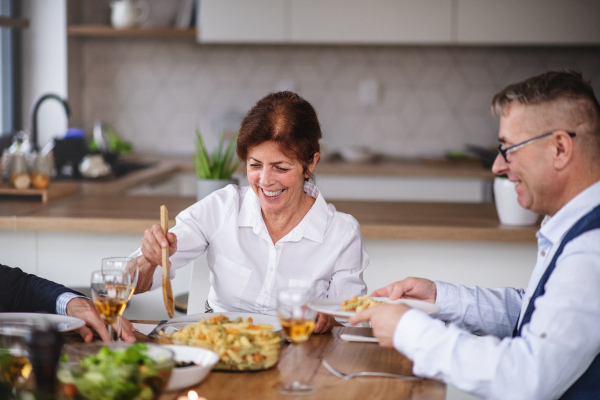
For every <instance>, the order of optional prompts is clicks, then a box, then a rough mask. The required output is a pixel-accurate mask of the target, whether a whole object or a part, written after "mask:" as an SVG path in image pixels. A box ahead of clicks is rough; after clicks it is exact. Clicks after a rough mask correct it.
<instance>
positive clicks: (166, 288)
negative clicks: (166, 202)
mask: <svg viewBox="0 0 600 400" xmlns="http://www.w3.org/2000/svg"><path fill="white" fill-rule="evenodd" d="M160 227H161V229H162V231H163V233H164V234H165V237H166V236H167V232H168V230H169V212H168V211H167V206H160ZM170 270H171V268H170V267H169V246H167V247H163V248H162V288H163V298H164V300H165V307H166V308H167V313H168V314H169V317H170V318H173V316H174V315H175V303H174V302H173V289H172V288H171V272H170Z"/></svg>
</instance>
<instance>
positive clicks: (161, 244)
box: [142, 224, 177, 267]
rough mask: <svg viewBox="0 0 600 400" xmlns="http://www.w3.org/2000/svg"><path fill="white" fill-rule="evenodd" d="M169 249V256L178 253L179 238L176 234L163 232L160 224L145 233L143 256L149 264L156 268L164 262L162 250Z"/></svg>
mask: <svg viewBox="0 0 600 400" xmlns="http://www.w3.org/2000/svg"><path fill="white" fill-rule="evenodd" d="M165 247H168V248H169V256H172V255H173V254H175V252H176V251H177V236H176V235H175V234H174V233H171V232H167V235H166V236H165V234H164V233H163V231H162V228H161V227H160V224H154V225H152V226H151V227H150V228H148V229H146V230H145V231H144V237H143V238H142V254H143V255H144V257H146V259H147V260H148V262H149V263H150V264H151V265H152V266H154V267H156V266H157V265H159V264H160V263H161V262H162V249H163V248H165Z"/></svg>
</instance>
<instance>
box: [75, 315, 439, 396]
mask: <svg viewBox="0 0 600 400" xmlns="http://www.w3.org/2000/svg"><path fill="white" fill-rule="evenodd" d="M132 322H143V323H152V322H153V323H158V321H132ZM343 333H349V334H355V335H362V336H372V332H371V328H357V327H334V328H333V330H332V331H331V332H328V333H324V334H320V335H312V336H311V337H310V339H308V341H306V342H305V343H303V344H302V345H300V346H297V347H295V346H293V345H291V344H286V345H284V348H283V350H282V354H281V358H280V360H279V363H278V364H277V365H276V366H275V367H273V368H271V369H268V370H266V371H257V372H222V371H212V372H211V373H210V374H209V375H208V377H207V378H206V379H205V380H204V381H202V382H200V383H199V384H198V385H195V386H192V387H190V388H187V389H184V390H179V391H175V392H166V393H164V394H162V395H161V396H160V398H159V400H178V399H179V398H180V397H183V398H187V393H188V391H189V390H195V391H196V392H197V393H198V395H199V396H202V397H204V398H206V399H207V400H226V399H260V400H271V399H278V400H285V399H290V400H292V399H300V398H301V399H306V400H315V399H332V400H349V399H368V400H379V399H381V400H384V399H386V400H387V399H398V400H399V399H411V400H417V399H418V400H443V399H445V397H446V385H445V384H444V383H443V382H439V381H436V380H432V379H414V380H413V379H396V378H384V377H357V378H353V379H342V378H339V377H337V376H335V375H333V374H332V373H331V372H330V371H329V370H327V369H326V368H325V367H324V366H323V365H322V361H323V360H326V361H327V362H328V363H329V364H330V365H331V366H332V367H334V368H336V369H337V370H339V371H342V372H344V373H354V372H361V371H371V372H375V371H376V372H388V373H394V374H401V375H413V373H412V362H411V361H410V360H409V359H408V358H406V357H405V356H404V355H402V354H400V353H399V352H397V351H396V350H394V349H386V348H383V347H381V346H379V344H377V343H366V342H348V341H345V340H343V339H342V338H341V337H340V336H341V334H343ZM136 338H137V340H138V341H143V342H152V339H150V338H148V337H147V336H145V335H143V334H141V333H139V332H136ZM67 341H68V342H72V341H77V336H75V335H69V336H68V339H67ZM294 352H296V353H297V354H294ZM295 356H297V357H298V359H297V366H296V363H295V358H294V357H295ZM296 379H297V380H300V381H301V382H303V383H308V384H311V385H313V386H314V387H315V388H316V391H315V392H313V393H312V394H308V395H301V396H299V395H284V394H281V393H279V392H278V391H277V387H278V386H279V385H280V384H281V383H285V382H290V383H291V382H292V381H293V380H296Z"/></svg>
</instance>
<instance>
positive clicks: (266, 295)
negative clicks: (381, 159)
mask: <svg viewBox="0 0 600 400" xmlns="http://www.w3.org/2000/svg"><path fill="white" fill-rule="evenodd" d="M304 191H305V192H306V193H307V194H308V195H310V196H311V197H313V198H315V199H316V200H315V203H314V204H313V206H312V207H311V209H310V210H309V212H308V213H307V214H306V216H305V217H304V219H302V221H301V222H300V223H299V224H298V225H297V226H296V227H295V228H294V229H293V230H292V231H291V232H289V233H288V234H287V235H286V236H285V237H283V238H282V239H280V240H279V241H278V242H277V243H273V241H272V240H271V237H270V236H269V232H268V231H267V228H266V225H265V222H264V220H263V218H262V213H261V208H260V203H259V200H258V197H257V196H256V194H255V193H254V191H252V190H251V189H250V188H249V187H247V186H245V187H239V186H235V185H229V186H227V187H226V188H224V189H221V190H218V191H216V192H214V193H212V194H211V195H209V196H207V197H206V198H204V199H202V200H201V201H199V202H197V203H195V204H194V205H192V206H190V207H189V208H187V209H185V210H184V211H182V212H181V213H180V214H179V215H178V216H177V217H176V225H175V227H173V228H172V229H170V230H169V231H170V232H172V233H174V234H175V235H177V252H176V253H175V254H174V255H173V256H171V258H170V260H171V263H172V267H171V278H173V277H174V276H175V270H176V269H177V268H181V267H183V266H185V265H187V264H189V263H190V262H191V261H193V260H194V259H196V258H197V257H198V256H200V255H201V254H203V253H204V252H205V251H207V261H208V265H209V268H210V292H209V295H208V301H209V303H210V306H211V307H212V309H213V310H214V311H216V312H225V311H232V312H233V311H238V312H254V313H262V314H272V315H275V306H276V304H275V298H276V294H277V292H278V291H280V290H282V289H285V288H290V287H308V286H312V287H313V288H314V289H315V290H316V293H317V295H318V298H338V297H342V298H351V297H352V296H360V295H364V294H366V291H367V287H366V284H365V282H364V281H363V277H362V275H363V271H364V270H365V268H366V267H367V265H368V263H369V256H368V255H367V253H366V251H365V249H364V247H363V244H362V236H361V233H360V226H359V224H358V222H357V221H356V219H354V217H352V216H351V215H348V214H344V213H341V212H338V211H336V210H335V207H334V206H333V205H331V204H327V203H326V202H325V199H324V198H323V196H322V195H321V194H320V192H319V190H318V189H317V187H316V186H314V185H313V184H310V183H305V185H304ZM161 276H162V268H161V267H160V266H159V267H158V268H157V269H156V271H155V274H154V277H153V278H154V279H153V285H152V289H156V288H159V287H161V284H162V279H161Z"/></svg>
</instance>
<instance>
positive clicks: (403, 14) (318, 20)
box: [290, 0, 452, 44]
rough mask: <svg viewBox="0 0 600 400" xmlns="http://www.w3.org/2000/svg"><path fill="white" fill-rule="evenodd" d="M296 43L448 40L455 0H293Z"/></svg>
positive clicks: (292, 29) (293, 39) (292, 37)
mask: <svg viewBox="0 0 600 400" xmlns="http://www.w3.org/2000/svg"><path fill="white" fill-rule="evenodd" d="M290 5H291V7H290V41H291V42H292V43H336V44H343V43H357V44H377V43H382V44H393V43H407V44H408V43H414V44H422V43H428V44H434V43H442V44H443V43H449V42H450V38H451V8H452V7H451V5H452V1H451V0H378V1H364V0H291V3H290Z"/></svg>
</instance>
